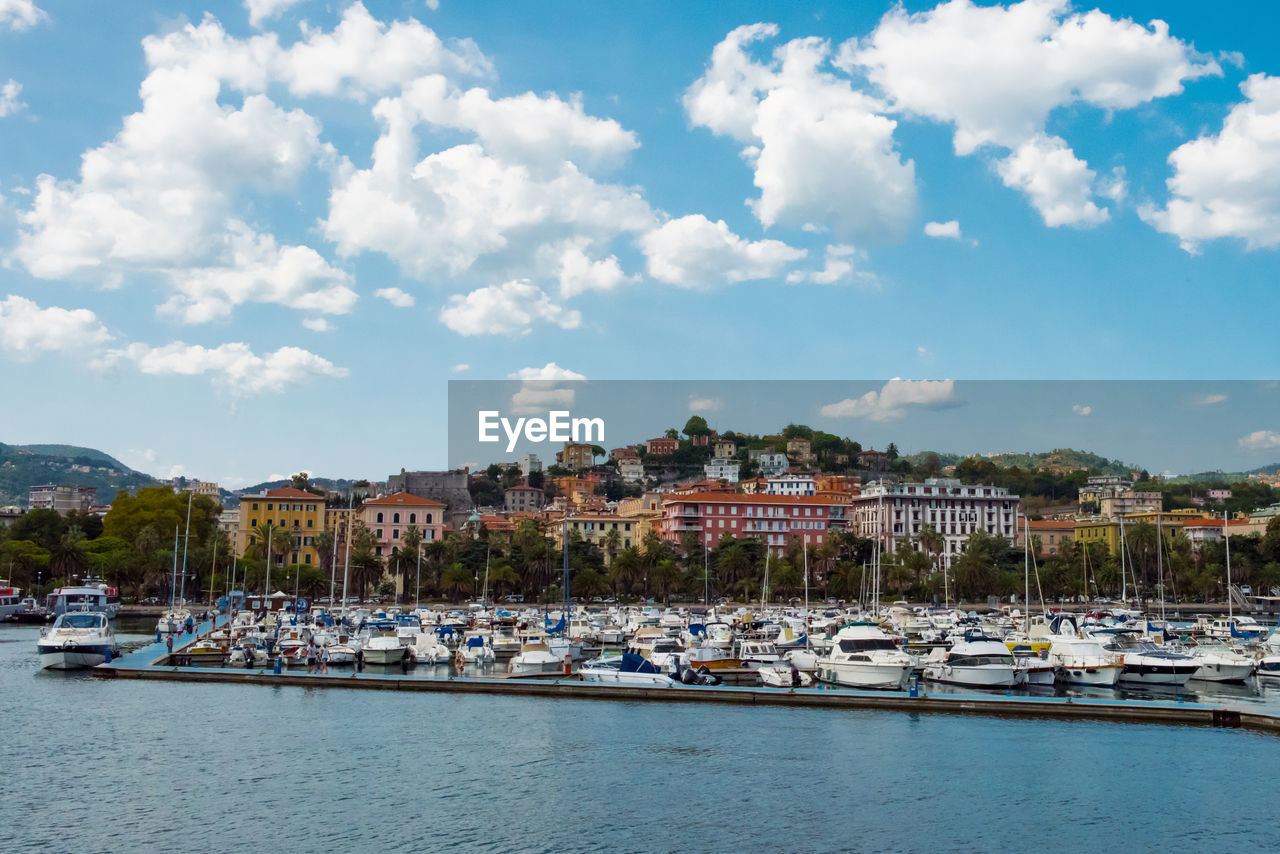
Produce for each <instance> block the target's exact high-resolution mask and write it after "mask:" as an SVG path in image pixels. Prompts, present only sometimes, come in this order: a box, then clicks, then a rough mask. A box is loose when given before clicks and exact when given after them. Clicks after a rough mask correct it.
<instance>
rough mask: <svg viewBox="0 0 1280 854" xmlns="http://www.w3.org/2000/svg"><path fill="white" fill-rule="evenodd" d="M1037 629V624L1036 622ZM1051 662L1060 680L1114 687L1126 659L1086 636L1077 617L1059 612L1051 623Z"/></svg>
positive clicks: (1072, 683) (1048, 635)
mask: <svg viewBox="0 0 1280 854" xmlns="http://www.w3.org/2000/svg"><path fill="white" fill-rule="evenodd" d="M1032 628H1033V629H1035V628H1036V627H1035V626H1032ZM1049 630H1050V633H1049V634H1047V635H1045V636H1044V637H1047V638H1048V640H1049V663H1050V664H1052V665H1053V666H1054V667H1056V668H1057V677H1058V681H1059V682H1063V683H1065V684H1067V685H1090V686H1095V687H1102V688H1113V687H1115V684H1116V683H1117V682H1118V681H1120V673H1121V671H1122V670H1123V669H1124V662H1123V661H1122V660H1121V658H1120V656H1118V655H1116V654H1114V653H1111V652H1108V651H1107V650H1105V649H1103V648H1102V643H1101V642H1100V641H1098V640H1097V639H1096V638H1092V637H1082V636H1081V635H1080V630H1079V629H1078V628H1077V626H1076V622H1075V619H1074V618H1073V617H1071V616H1070V615H1057V616H1055V617H1054V618H1053V620H1052V621H1051V622H1050V624H1049Z"/></svg>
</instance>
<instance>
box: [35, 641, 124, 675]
mask: <svg viewBox="0 0 1280 854" xmlns="http://www.w3.org/2000/svg"><path fill="white" fill-rule="evenodd" d="M39 652H40V667H41V669H42V670H84V669H86V668H89V667H97V666H98V665H99V664H102V663H103V662H105V661H106V660H107V654H108V653H109V652H110V653H111V654H113V655H114V653H115V651H114V650H112V649H111V647H110V646H108V645H107V644H102V645H86V646H75V647H60V646H56V647H44V646H42V647H40V650H39Z"/></svg>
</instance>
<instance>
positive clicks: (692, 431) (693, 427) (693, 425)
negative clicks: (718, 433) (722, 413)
mask: <svg viewBox="0 0 1280 854" xmlns="http://www.w3.org/2000/svg"><path fill="white" fill-rule="evenodd" d="M683 432H684V434H685V435H686V436H688V437H689V438H690V439H692V438H693V437H694V436H709V435H711V428H710V427H708V426H707V419H705V418H703V417H702V416H701V415H691V416H689V420H688V421H686V422H684V431H683Z"/></svg>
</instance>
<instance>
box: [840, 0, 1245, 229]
mask: <svg viewBox="0 0 1280 854" xmlns="http://www.w3.org/2000/svg"><path fill="white" fill-rule="evenodd" d="M838 64H839V65H841V67H843V68H845V69H846V70H849V71H850V72H851V73H852V72H862V73H865V74H866V75H867V78H868V79H869V80H870V81H871V82H872V83H873V84H874V85H876V86H877V87H878V88H879V89H880V90H881V91H883V92H884V94H885V95H886V96H887V97H888V99H889V101H890V103H891V104H892V106H893V108H894V109H896V110H899V111H902V112H904V113H908V114H913V115H919V116H925V117H927V118H930V119H933V120H935V121H939V122H947V123H950V124H952V125H953V126H954V127H955V137H954V143H955V150H956V153H957V154H960V155H966V154H972V153H973V152H975V151H976V150H977V149H979V148H980V147H982V146H986V145H991V146H997V147H1000V148H1004V149H1007V150H1009V151H1010V152H1012V154H1011V156H1010V157H1009V158H1007V159H1006V162H1005V163H1004V164H1001V166H1000V167H999V168H1000V172H1001V176H1002V177H1003V178H1004V180H1005V183H1006V184H1007V185H1008V186H1010V187H1013V188H1016V189H1019V190H1021V191H1023V192H1025V193H1027V194H1028V196H1029V198H1030V201H1031V203H1032V204H1033V205H1034V206H1035V207H1036V209H1037V210H1038V211H1039V212H1040V213H1041V215H1042V216H1044V218H1045V222H1046V224H1048V225H1074V226H1089V225H1094V224H1096V223H1097V222H1099V221H1101V220H1102V219H1103V218H1104V216H1103V215H1104V214H1105V211H1104V210H1102V209H1100V208H1098V207H1097V206H1096V205H1094V204H1093V202H1092V201H1091V200H1090V191H1091V188H1092V183H1093V180H1094V176H1093V172H1092V171H1091V170H1089V168H1088V166H1087V164H1085V163H1084V162H1083V161H1081V160H1079V159H1078V158H1077V157H1076V156H1075V154H1074V152H1072V151H1071V149H1070V148H1069V147H1067V145H1066V143H1065V142H1063V141H1062V140H1059V139H1057V138H1056V137H1051V136H1049V134H1048V133H1047V131H1046V123H1047V121H1048V118H1049V115H1050V113H1051V112H1052V111H1053V110H1055V109H1057V108H1059V107H1062V106H1068V105H1072V104H1086V105H1090V106H1095V107H1100V108H1102V109H1105V110H1120V109H1129V108H1133V107H1136V106H1139V105H1140V104H1143V103H1146V102H1148V101H1151V100H1153V99H1155V98H1161V97H1166V96H1170V95H1176V94H1179V93H1181V92H1182V89H1183V83H1184V82H1185V81H1188V80H1195V79H1197V78H1199V77H1203V76H1205V75H1210V74H1221V69H1220V68H1219V66H1218V64H1217V63H1216V62H1214V61H1213V60H1212V59H1210V58H1207V57H1201V56H1198V55H1197V54H1196V53H1195V52H1194V50H1193V49H1192V48H1191V47H1190V46H1189V45H1188V44H1186V43H1185V42H1182V41H1180V40H1178V39H1175V38H1172V37H1171V36H1170V35H1169V29H1168V25H1167V24H1165V23H1164V22H1163V21H1158V20H1157V21H1152V22H1151V23H1150V24H1149V25H1148V26H1145V27H1144V26H1142V25H1141V24H1138V23H1135V22H1134V21H1132V20H1128V19H1115V18H1112V17H1110V16H1108V15H1106V14H1105V13H1103V12H1100V11H1098V10H1093V11H1090V12H1086V13H1072V12H1071V8H1070V3H1069V0H1026V2H1022V3H1016V4H1010V5H1008V6H1003V5H993V6H977V5H974V4H973V3H971V2H969V0H952V2H948V3H942V4H940V5H938V6H937V7H935V8H934V9H932V10H930V11H927V12H920V13H916V14H911V13H908V12H907V11H906V10H905V9H904V8H903V7H902V6H898V7H896V8H895V9H893V10H892V11H890V12H889V13H887V14H886V15H885V16H884V18H882V19H881V21H880V23H879V25H878V26H877V27H876V29H875V31H874V32H872V33H871V34H870V35H869V36H867V37H866V38H865V39H863V40H862V41H861V42H859V41H850V42H846V43H845V44H844V45H843V46H842V48H841V51H840V56H839V60H838ZM1010 160H1011V161H1013V162H1009V161H1010ZM1041 170H1044V171H1046V172H1047V174H1045V175H1041V174H1040V172H1041ZM1081 193H1083V194H1084V195H1083V199H1082V198H1081Z"/></svg>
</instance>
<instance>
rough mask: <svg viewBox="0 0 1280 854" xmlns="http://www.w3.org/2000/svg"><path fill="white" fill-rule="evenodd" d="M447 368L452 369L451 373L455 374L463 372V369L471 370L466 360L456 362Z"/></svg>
mask: <svg viewBox="0 0 1280 854" xmlns="http://www.w3.org/2000/svg"><path fill="white" fill-rule="evenodd" d="M449 370H450V371H452V372H453V373H455V374H461V373H463V372H464V371H469V370H471V366H470V365H468V364H467V363H466V362H459V363H458V364H456V365H454V366H452V367H451V368H449Z"/></svg>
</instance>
